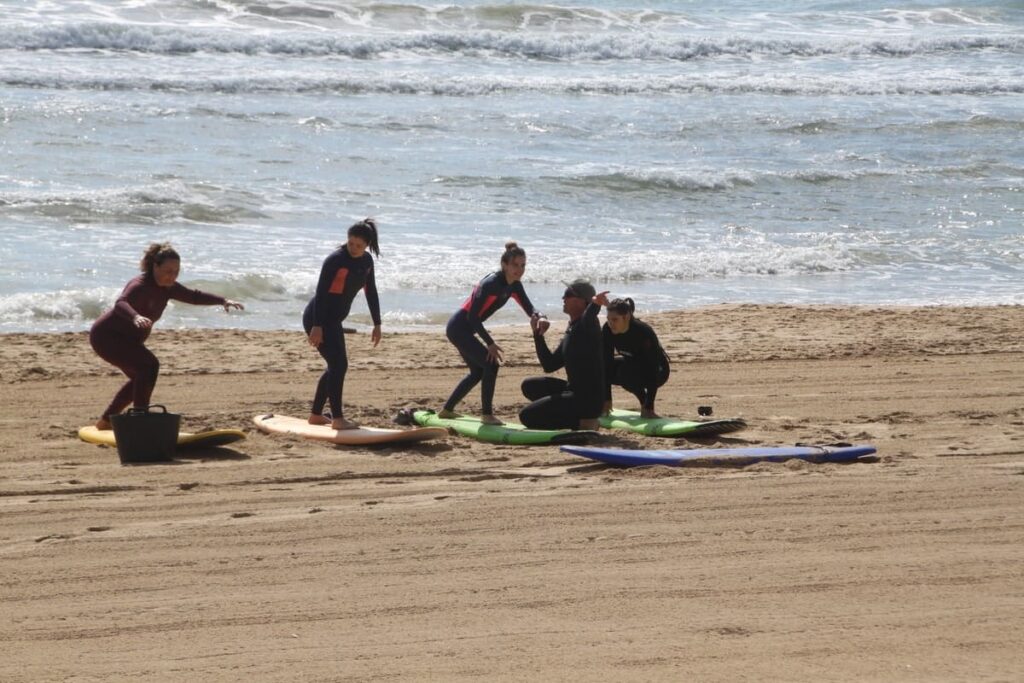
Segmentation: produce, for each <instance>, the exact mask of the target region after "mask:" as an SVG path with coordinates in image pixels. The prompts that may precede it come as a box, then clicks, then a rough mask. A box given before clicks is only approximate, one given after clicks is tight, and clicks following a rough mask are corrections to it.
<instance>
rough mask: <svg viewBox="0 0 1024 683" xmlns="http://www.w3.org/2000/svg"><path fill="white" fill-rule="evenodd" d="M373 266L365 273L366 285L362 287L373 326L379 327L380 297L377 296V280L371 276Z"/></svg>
mask: <svg viewBox="0 0 1024 683" xmlns="http://www.w3.org/2000/svg"><path fill="white" fill-rule="evenodd" d="M373 272H374V269H373V266H370V270H369V272H367V273H366V284H364V285H363V292H365V293H366V306H367V308H369V309H370V317H371V318H373V324H374V325H375V326H376V327H380V296H378V294H377V278H376V277H375V276H374V274H373Z"/></svg>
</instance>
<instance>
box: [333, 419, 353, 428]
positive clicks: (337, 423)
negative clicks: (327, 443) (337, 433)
mask: <svg viewBox="0 0 1024 683" xmlns="http://www.w3.org/2000/svg"><path fill="white" fill-rule="evenodd" d="M331 429H359V423H358V422H353V421H352V420H346V419H345V418H343V417H336V418H334V419H333V420H331Z"/></svg>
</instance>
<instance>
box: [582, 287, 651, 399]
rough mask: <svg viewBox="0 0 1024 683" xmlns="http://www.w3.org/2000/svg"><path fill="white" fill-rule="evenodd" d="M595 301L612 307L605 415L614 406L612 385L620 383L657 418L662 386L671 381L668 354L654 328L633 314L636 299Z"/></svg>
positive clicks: (607, 329)
mask: <svg viewBox="0 0 1024 683" xmlns="http://www.w3.org/2000/svg"><path fill="white" fill-rule="evenodd" d="M594 301H595V302H597V303H599V304H601V305H602V306H605V307H606V308H607V309H608V321H607V322H606V323H605V324H604V327H603V328H602V330H601V332H602V334H603V335H604V376H605V392H604V414H606V415H607V414H608V412H609V411H610V410H611V409H612V385H613V384H618V385H619V386H621V387H622V388H623V389H625V390H626V391H628V392H629V393H631V394H633V395H634V396H636V397H637V399H638V400H639V401H640V414H641V415H642V416H643V417H647V418H654V417H658V414H657V413H656V412H655V411H654V399H655V398H657V396H658V387H660V386H661V385H663V384H664V383H665V382H667V381H668V375H669V361H668V354H666V353H665V349H663V348H662V346H661V343H660V342H659V341H658V335H657V334H655V333H654V328H652V327H651V326H650V325H648V324H647V323H645V322H644V321H642V320H638V319H637V318H635V317H634V316H633V312H634V311H635V310H636V304H634V303H633V300H632V299H628V298H626V299H613V300H612V301H608V297H607V296H605V295H603V294H601V295H598V297H596V298H595V299H594Z"/></svg>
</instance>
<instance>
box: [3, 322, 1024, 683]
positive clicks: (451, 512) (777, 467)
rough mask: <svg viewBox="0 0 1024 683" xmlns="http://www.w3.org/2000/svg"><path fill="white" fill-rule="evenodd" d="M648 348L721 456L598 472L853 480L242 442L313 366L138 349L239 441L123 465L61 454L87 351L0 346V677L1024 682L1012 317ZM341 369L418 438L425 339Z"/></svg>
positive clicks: (190, 423) (290, 342) (283, 336)
mask: <svg viewBox="0 0 1024 683" xmlns="http://www.w3.org/2000/svg"><path fill="white" fill-rule="evenodd" d="M553 318H556V316H553ZM646 319H647V320H648V321H649V322H651V323H652V324H653V325H654V327H655V329H656V330H657V331H658V333H659V335H660V336H661V338H662V341H663V343H664V345H665V347H666V349H667V351H668V353H669V355H670V357H671V358H672V360H673V363H674V365H673V375H672V378H671V379H670V380H669V383H668V385H666V387H665V388H664V389H663V390H662V391H661V392H660V393H659V405H658V407H659V411H660V412H661V413H662V414H665V415H677V416H682V417H689V418H696V409H697V406H698V405H710V406H713V408H714V413H715V417H737V416H738V417H743V418H744V419H745V420H746V421H747V422H748V424H749V427H748V428H747V429H746V430H744V431H741V432H737V433H735V434H729V435H726V436H723V437H718V438H711V439H702V440H689V441H688V440H678V441H670V440H663V439H651V438H645V437H640V436H633V435H629V434H625V433H618V432H616V433H613V432H607V431H606V432H603V433H602V436H601V439H600V444H601V445H614V446H621V447H627V448H641V447H648V448H655V447H657V448H666V447H682V448H687V447H704V446H728V445H737V446H741V445H786V444H793V443H796V442H812V443H831V442H838V441H846V442H854V443H870V444H873V445H874V446H876V447H877V449H878V457H877V459H875V461H873V462H863V463H855V464H850V465H827V464H826V465H815V464H808V463H802V462H787V463H781V464H760V465H752V466H748V467H744V468H663V467H655V468H638V469H616V468H610V467H605V466H601V465H596V464H593V463H590V462H589V461H586V460H583V459H581V458H576V457H572V456H568V455H566V454H564V453H561V452H560V451H559V450H558V449H557V447H552V446H545V447H515V446H496V445H489V444H484V443H478V442H475V441H471V440H468V439H465V438H460V437H455V436H451V437H448V438H447V439H445V440H443V441H437V442H429V443H425V444H422V445H413V446H402V447H394V448H374V449H370V448H346V447H335V446H332V445H330V444H322V443H316V442H310V441H305V440H301V439H298V438H293V437H281V436H268V435H264V434H261V433H259V432H257V431H256V430H255V429H254V428H253V426H252V418H253V416H254V415H257V414H261V413H268V412H274V413H283V414H292V415H299V416H304V415H305V414H306V413H307V411H308V402H309V399H310V397H311V392H312V388H313V386H314V383H315V380H316V378H317V377H318V375H319V373H320V372H321V369H322V361H321V360H320V358H319V356H317V355H316V354H315V352H314V351H312V350H311V349H310V348H309V347H308V346H307V345H305V343H304V339H303V337H302V335H301V334H299V333H297V332H252V331H230V330H218V331H200V330H196V331H170V330H164V329H159V326H158V328H157V330H156V331H155V332H154V335H153V338H152V340H151V344H150V346H151V348H153V350H154V351H155V352H156V354H157V355H158V356H159V357H160V359H161V362H162V371H161V377H160V381H159V383H158V385H157V388H156V392H155V395H154V402H156V403H162V404H166V405H167V406H168V408H169V409H171V410H172V411H174V412H178V413H181V414H182V415H183V416H184V417H183V424H182V428H183V429H185V430H188V431H197V430H200V429H203V428H214V427H240V428H243V429H245V430H246V431H247V433H248V438H247V439H246V440H245V441H243V442H240V443H238V444H235V445H233V446H231V447H228V448H221V449H209V450H206V451H197V452H194V453H191V454H186V455H183V456H182V457H180V458H179V459H178V460H176V461H175V462H174V463H172V464H166V465H153V466H136V467H125V466H121V465H120V464H119V462H118V458H117V454H116V452H115V450H114V449H111V448H107V447H100V446H94V445H90V444H86V443H83V442H81V441H79V440H78V439H77V437H76V432H77V429H78V427H80V426H82V425H85V424H90V423H91V422H93V421H94V420H95V419H96V417H97V414H98V412H99V411H100V410H101V409H102V407H103V406H104V405H105V404H106V402H107V401H108V400H109V398H110V396H111V395H112V394H113V392H114V391H115V389H116V387H117V386H119V384H120V383H121V381H122V379H121V377H120V376H119V375H117V374H116V373H115V371H113V369H112V368H110V367H109V366H107V365H105V364H104V363H103V362H102V361H100V360H99V359H98V358H96V357H95V356H94V355H93V353H92V352H91V350H90V348H89V345H88V339H87V336H86V335H85V334H84V333H68V334H11V335H4V336H2V337H0V340H2V341H0V380H2V381H0V386H2V388H0V392H2V394H0V401H2V406H3V410H2V415H0V506H2V508H0V509H2V514H0V604H2V605H3V615H4V618H3V619H2V620H0V652H2V653H3V657H0V680H2V681H5V682H12V683H13V682H18V681H33V682H34V681H58V680H59V681H101V680H102V681H110V680H125V681H127V680H132V681H140V680H152V681H168V680H199V681H237V680H243V679H248V680H258V681H314V680H316V681H320V680H366V681H383V680H469V679H473V680H509V681H511V680H588V681H599V680H630V681H632V680H635V681H650V680H700V681H738V680H739V681H763V680H815V681H821V680H825V681H850V680H861V681H863V680H869V681H1016V680H1021V678H1022V677H1024V647H1022V639H1021V635H1020V634H1021V633H1022V632H1024V333H1022V330H1024V307H1020V306H1003V307H971V308H956V307H934V308H931V307H929V308H877V307H833V306H806V307H789V306H755V305H724V306H716V307H710V308H702V309H697V310H688V311H679V312H675V313H667V314H661V315H657V316H650V317H649V318H646ZM562 327H563V323H562V321H560V320H557V319H555V320H554V325H553V330H552V332H551V334H555V335H556V336H557V333H559V332H560V330H561V329H562ZM493 332H494V336H495V338H496V340H497V341H498V343H499V344H501V345H502V346H503V347H504V349H505V355H506V365H505V367H504V368H503V370H502V372H501V374H500V376H499V379H498V390H497V395H496V410H497V412H498V414H499V415H500V416H502V417H505V418H508V419H514V417H515V414H516V411H517V410H518V408H519V407H520V406H521V405H522V404H523V400H522V399H521V396H520V394H519V382H520V381H521V380H522V379H523V378H524V377H526V376H528V375H533V374H540V368H539V366H538V364H537V363H536V359H535V357H534V354H533V346H532V341H531V340H530V337H529V330H528V327H527V326H526V325H525V323H524V324H523V325H522V326H518V327H508V328H500V329H496V330H493ZM348 343H349V350H350V355H351V359H352V363H351V366H350V370H349V375H348V380H347V384H346V394H345V398H346V401H345V402H346V406H347V411H348V415H349V416H350V417H352V418H355V419H357V420H359V421H361V422H362V423H363V424H365V425H368V426H380V427H386V426H394V425H392V423H391V419H392V417H393V416H394V415H395V413H396V412H397V411H398V410H399V409H401V408H404V407H411V406H418V407H429V408H438V407H439V406H440V404H441V402H442V401H443V399H444V397H446V396H447V394H448V392H449V391H450V390H451V388H452V387H453V386H454V385H455V383H456V382H457V380H458V378H459V377H460V376H461V375H462V374H463V368H462V366H461V363H459V362H457V356H456V354H454V353H453V351H452V349H451V348H450V347H449V345H448V343H447V341H446V340H445V339H444V337H443V335H442V334H440V333H438V334H422V333H416V334H388V333H386V334H385V338H384V340H383V342H382V343H381V345H380V346H379V347H378V348H377V349H371V347H370V342H369V335H366V334H356V335H352V336H350V337H349V339H348ZM615 400H616V405H618V406H620V407H633V400H632V399H631V398H630V397H628V396H626V395H625V394H623V393H621V392H617V393H616V395H615ZM478 407H479V391H474V392H473V393H471V394H470V397H469V398H468V399H467V402H466V404H465V405H464V408H465V409H466V410H467V411H473V410H475V409H478Z"/></svg>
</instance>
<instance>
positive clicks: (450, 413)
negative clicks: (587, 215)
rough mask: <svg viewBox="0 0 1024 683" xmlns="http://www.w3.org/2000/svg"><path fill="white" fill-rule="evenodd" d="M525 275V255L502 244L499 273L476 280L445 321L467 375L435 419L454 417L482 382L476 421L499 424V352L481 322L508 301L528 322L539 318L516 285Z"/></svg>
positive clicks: (498, 348)
mask: <svg viewBox="0 0 1024 683" xmlns="http://www.w3.org/2000/svg"><path fill="white" fill-rule="evenodd" d="M525 272H526V252H525V251H524V250H523V249H522V248H521V247H520V246H519V245H518V244H516V243H515V242H508V243H506V244H505V252H504V253H503V254H502V255H501V270H498V271H496V272H493V273H491V274H489V275H487V276H486V277H484V278H483V279H482V280H480V282H479V283H478V284H477V286H476V287H474V288H473V293H472V294H470V295H469V298H468V299H466V302H465V303H464V304H462V307H461V308H459V310H457V311H455V313H454V314H452V317H451V318H449V320H448V327H447V329H446V333H447V335H448V340H449V341H451V343H452V344H454V345H455V348H457V349H458V350H459V354H460V355H461V356H462V360H464V361H465V362H466V365H467V366H469V374H467V375H466V376H465V377H463V378H462V381H461V382H459V383H458V385H456V387H455V389H454V390H453V391H452V394H451V396H449V397H448V400H447V401H445V404H444V409H443V410H441V412H440V413H438V416H439V417H458V415H459V414H458V413H456V412H455V406H457V405H458V404H459V402H460V401H461V400H462V399H464V398H465V397H466V394H468V393H469V392H470V390H472V389H473V387H475V386H476V385H477V384H481V382H482V384H481V387H480V403H481V410H480V412H481V415H480V421H481V422H483V423H484V424H501V420H500V419H498V418H497V417H495V416H494V406H493V401H494V385H495V384H496V382H497V379H498V364H499V363H500V362H501V360H502V349H501V347H500V346H498V345H497V344H495V343H494V339H492V338H491V335H490V334H488V333H487V330H486V329H485V328H484V321H485V320H487V319H488V318H490V317H491V316H492V315H493V314H494V312H495V311H497V310H498V309H499V308H501V307H502V306H504V305H505V303H506V302H507V301H508V300H509V299H510V298H512V299H515V300H516V303H518V304H519V306H520V308H522V309H523V310H524V311H525V312H526V314H527V315H528V316H530V317H531V318H540V317H542V316H541V315H540V313H538V312H537V311H536V309H534V307H533V304H532V303H531V302H530V298H529V297H528V296H526V290H524V289H523V284H522V282H520V280H521V279H522V277H523V273H525ZM478 337H479V339H478ZM480 340H483V342H482V343H481V341H480Z"/></svg>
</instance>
